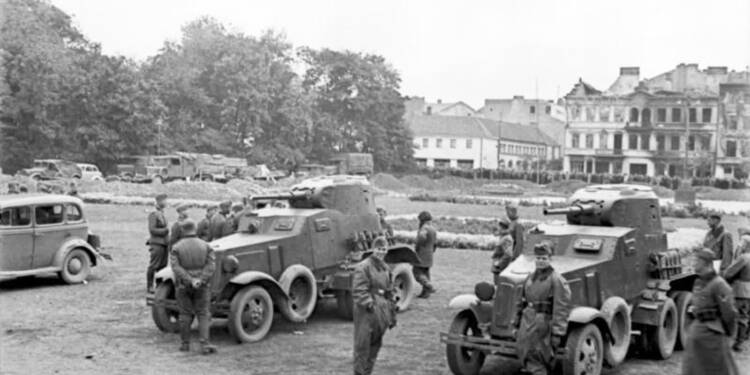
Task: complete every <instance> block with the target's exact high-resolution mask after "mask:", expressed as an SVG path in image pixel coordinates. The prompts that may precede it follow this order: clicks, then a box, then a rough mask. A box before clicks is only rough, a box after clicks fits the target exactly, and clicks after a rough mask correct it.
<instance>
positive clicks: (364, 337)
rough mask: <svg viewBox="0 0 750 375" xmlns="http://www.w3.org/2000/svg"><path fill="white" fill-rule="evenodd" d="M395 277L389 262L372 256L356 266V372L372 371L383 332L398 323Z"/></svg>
mask: <svg viewBox="0 0 750 375" xmlns="http://www.w3.org/2000/svg"><path fill="white" fill-rule="evenodd" d="M392 294H393V280H392V276H391V271H390V269H389V268H388V265H387V264H386V263H385V262H383V261H382V260H380V259H376V258H375V257H373V256H370V257H368V258H366V259H365V260H363V261H362V262H361V263H359V264H358V265H357V267H356V268H355V270H354V276H353V281H352V297H353V299H354V374H355V375H368V374H371V373H372V369H373V367H374V365H375V359H376V358H377V357H378V352H379V351H380V346H381V344H382V343H383V335H385V331H386V330H387V329H388V328H392V327H393V326H394V325H395V324H396V317H395V304H394V303H393V301H392Z"/></svg>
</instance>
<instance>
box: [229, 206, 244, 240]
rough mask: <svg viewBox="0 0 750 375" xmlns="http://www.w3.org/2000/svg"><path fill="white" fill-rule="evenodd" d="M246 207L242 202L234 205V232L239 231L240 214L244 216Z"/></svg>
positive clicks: (232, 216) (232, 215)
mask: <svg viewBox="0 0 750 375" xmlns="http://www.w3.org/2000/svg"><path fill="white" fill-rule="evenodd" d="M244 209H245V206H244V205H243V204H242V203H237V204H235V205H234V206H232V214H231V215H230V217H231V218H232V233H235V232H237V227H238V226H239V224H240V216H242V210H244Z"/></svg>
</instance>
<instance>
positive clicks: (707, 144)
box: [701, 136, 711, 151]
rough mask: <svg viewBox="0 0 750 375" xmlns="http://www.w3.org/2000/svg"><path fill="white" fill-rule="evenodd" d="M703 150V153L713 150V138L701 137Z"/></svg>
mask: <svg viewBox="0 0 750 375" xmlns="http://www.w3.org/2000/svg"><path fill="white" fill-rule="evenodd" d="M701 150H703V151H710V150H711V137H710V136H705V137H701Z"/></svg>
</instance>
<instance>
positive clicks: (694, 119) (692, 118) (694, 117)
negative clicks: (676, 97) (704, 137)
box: [688, 108, 698, 124]
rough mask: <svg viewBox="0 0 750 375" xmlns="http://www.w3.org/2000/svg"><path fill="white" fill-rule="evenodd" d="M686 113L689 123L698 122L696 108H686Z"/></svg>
mask: <svg viewBox="0 0 750 375" xmlns="http://www.w3.org/2000/svg"><path fill="white" fill-rule="evenodd" d="M688 115H689V118H690V123H691V124H694V123H696V122H698V110H697V109H695V108H688Z"/></svg>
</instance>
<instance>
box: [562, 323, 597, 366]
mask: <svg viewBox="0 0 750 375" xmlns="http://www.w3.org/2000/svg"><path fill="white" fill-rule="evenodd" d="M565 349H566V354H565V358H564V359H563V361H562V369H563V374H565V375H599V374H600V373H601V371H602V364H603V362H604V344H603V342H602V333H601V332H600V331H599V328H598V327H597V326H596V325H594V324H592V323H589V324H586V325H583V326H579V327H575V328H573V329H571V331H570V333H568V338H567V340H566V343H565Z"/></svg>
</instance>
